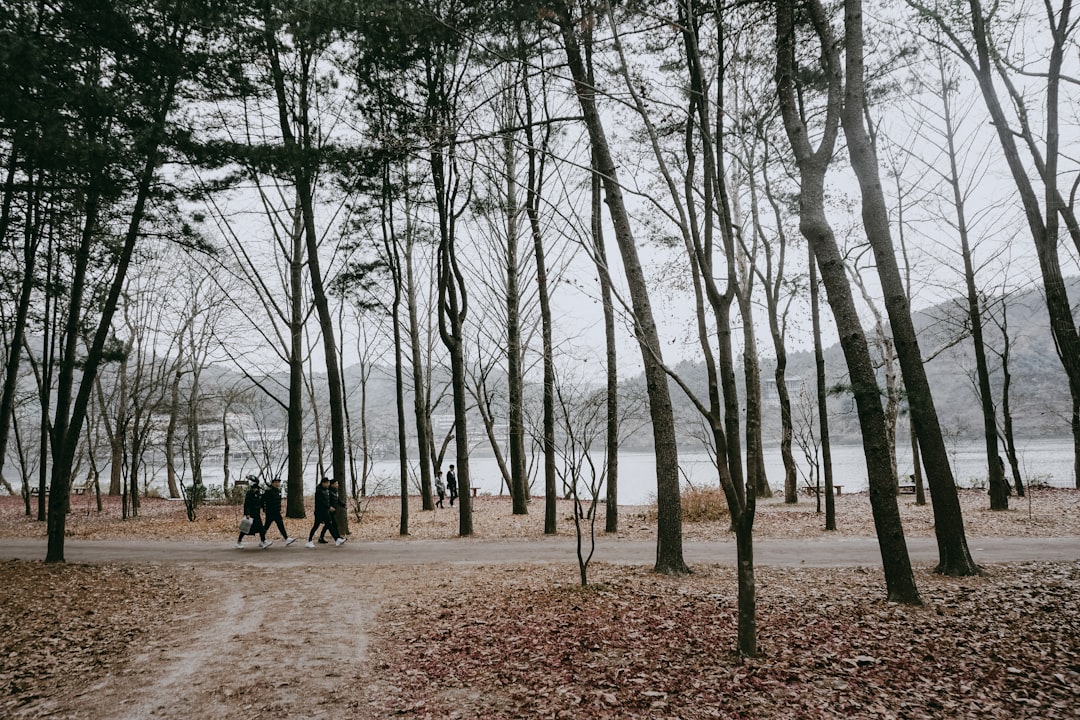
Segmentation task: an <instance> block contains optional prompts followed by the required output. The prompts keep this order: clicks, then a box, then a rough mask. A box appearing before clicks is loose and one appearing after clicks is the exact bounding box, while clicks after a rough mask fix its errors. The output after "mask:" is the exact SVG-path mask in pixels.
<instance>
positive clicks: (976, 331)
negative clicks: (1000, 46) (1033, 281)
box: [938, 51, 1009, 510]
mask: <svg viewBox="0 0 1080 720" xmlns="http://www.w3.org/2000/svg"><path fill="white" fill-rule="evenodd" d="M939 52H940V51H939ZM938 78H939V82H940V84H939V92H940V94H941V104H942V119H943V120H944V122H945V142H946V144H947V148H948V157H949V175H948V181H949V186H950V188H951V189H952V194H953V207H954V208H955V209H956V228H957V233H958V234H959V236H960V254H961V257H962V258H963V261H964V285H965V287H966V289H967V301H968V308H967V310H968V326H969V327H970V328H971V342H972V344H973V345H974V347H975V370H976V373H977V374H978V378H979V383H978V385H979V406H980V408H981V409H982V416H983V439H984V442H985V444H986V466H987V469H988V471H989V475H990V509H991V510H1008V509H1009V493H1008V490H1009V487H1008V483H1007V482H1006V480H1005V467H1004V464H1003V463H1001V462H999V455H998V434H997V410H996V409H995V408H994V398H993V391H992V390H991V387H990V368H989V364H988V363H987V360H986V346H985V344H984V341H983V320H982V312H981V309H980V307H979V292H978V289H977V288H976V287H975V264H974V262H973V261H972V259H971V243H970V241H969V239H968V225H967V213H966V208H965V205H964V194H963V191H962V189H961V187H960V171H959V169H958V167H957V162H956V157H957V152H956V142H955V137H956V130H955V129H954V128H953V116H952V100H951V94H952V90H951V87H952V85H951V82H950V80H949V78H947V77H946V76H945V63H944V59H943V58H941V57H940V56H939V60H938Z"/></svg>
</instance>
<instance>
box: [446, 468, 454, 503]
mask: <svg viewBox="0 0 1080 720" xmlns="http://www.w3.org/2000/svg"><path fill="white" fill-rule="evenodd" d="M446 489H447V490H449V491H450V507H454V500H455V499H456V498H457V475H455V474H454V466H453V465H451V466H450V469H449V470H447V471H446Z"/></svg>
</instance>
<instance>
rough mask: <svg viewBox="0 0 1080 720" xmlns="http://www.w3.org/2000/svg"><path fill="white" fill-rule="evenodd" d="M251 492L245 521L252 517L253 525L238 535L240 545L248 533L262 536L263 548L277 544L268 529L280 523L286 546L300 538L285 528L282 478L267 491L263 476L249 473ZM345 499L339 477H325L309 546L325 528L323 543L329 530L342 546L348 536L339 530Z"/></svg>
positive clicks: (321, 536) (318, 493) (246, 501)
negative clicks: (292, 535) (282, 505)
mask: <svg viewBox="0 0 1080 720" xmlns="http://www.w3.org/2000/svg"><path fill="white" fill-rule="evenodd" d="M247 480H248V483H249V484H248V491H247V493H246V494H245V495H244V521H245V524H246V522H247V520H248V519H249V518H250V520H251V525H250V527H249V528H248V529H247V531H246V532H245V531H244V530H243V529H242V530H241V531H240V535H239V536H238V537H237V538H236V547H238V548H242V547H244V537H245V536H246V535H258V536H259V547H260V548H268V547H270V546H271V545H273V544H274V541H273V540H267V539H266V531H267V530H269V529H270V528H271V527H272V526H273V525H277V529H278V532H280V533H281V537H283V538H284V539H285V544H286V545H292V544H293V543H294V542H296V538H294V537H290V536H289V533H288V531H287V530H286V529H285V521H284V519H282V517H281V478H278V477H276V478H274V479H273V480H271V481H270V485H269V486H268V487H267V488H266V489H265V490H263V489H262V488H261V487H260V485H259V478H257V477H255V476H254V475H248V478H247ZM345 508H346V506H345V501H344V500H343V499H342V497H341V494H340V493H339V492H338V482H337V479H336V478H335V479H331V478H328V477H324V478H322V479H321V480H320V481H319V486H318V487H317V488H315V522H314V524H312V526H311V532H309V533H308V540H307V547H309V548H313V547H315V532H316V531H317V530H318V529H319V527H320V526H321V527H322V532H321V533H320V534H319V542H320V543H323V544H327V543H329V541H328V540H327V539H326V533H327V532H329V533H330V537H332V538H333V539H334V545H341V544H343V543H344V542H345V538H344V537H343V536H342V534H341V532H340V531H339V530H338V523H337V517H340V516H341V514H342V513H344V512H345Z"/></svg>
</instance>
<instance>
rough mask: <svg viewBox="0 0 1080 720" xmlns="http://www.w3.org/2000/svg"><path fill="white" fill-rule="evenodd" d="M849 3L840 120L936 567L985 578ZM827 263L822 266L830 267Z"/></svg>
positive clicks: (855, 6) (858, 23) (856, 8)
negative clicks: (921, 329)
mask: <svg viewBox="0 0 1080 720" xmlns="http://www.w3.org/2000/svg"><path fill="white" fill-rule="evenodd" d="M844 6H845V12H844V28H845V31H846V32H845V41H844V47H845V50H846V54H845V58H846V73H845V75H846V84H845V88H844V104H843V113H842V115H841V121H842V123H843V127H844V136H845V137H846V138H847V146H848V155H849V156H850V158H851V166H852V169H853V170H854V171H855V175H856V176H857V177H858V179H859V189H860V192H861V194H862V219H863V226H864V228H865V229H866V236H867V239H869V241H870V245H871V247H873V250H874V259H875V260H876V265H877V271H878V278H879V279H880V281H881V289H882V292H883V293H884V296H885V308H886V310H887V311H888V313H889V323H890V325H891V326H892V334H893V341H894V342H895V344H896V354H897V356H898V358H899V360H900V369H901V371H902V372H903V375H904V384H905V386H906V388H907V393H908V405H909V407H910V409H911V415H912V418H913V420H914V422H915V430H916V432H917V433H918V436H919V446H920V448H921V449H922V456H923V460H924V461H925V464H926V474H927V480H928V482H929V485H930V497H931V501H932V504H933V509H934V531H935V533H936V535H937V541H938V566H937V568H936V570H937V572H940V573H943V574H946V575H960V576H962V575H975V574H978V573H979V567H978V566H977V565H976V564H975V561H974V560H973V559H972V557H971V552H970V550H969V549H968V544H967V537H966V535H965V533H964V518H963V515H962V513H961V510H960V498H959V496H958V495H957V493H956V483H955V481H954V479H953V475H952V468H951V467H950V465H949V457H948V452H947V451H946V449H945V441H944V439H943V438H942V435H941V427H940V425H939V424H938V416H937V410H936V409H935V407H934V398H933V395H932V394H931V390H930V383H929V381H928V380H927V378H926V370H925V369H924V367H923V364H922V354H921V351H920V350H919V341H918V338H917V337H916V334H915V326H914V324H913V323H912V320H911V308H910V306H909V305H908V300H907V293H906V292H905V289H904V283H903V280H902V279H901V277H900V269H899V267H898V266H897V263H896V252H895V250H894V249H893V243H892V237H891V232H890V229H889V217H888V209H887V207H886V204H885V195H884V192H883V191H882V187H881V180H880V178H879V177H878V161H877V154H876V152H875V150H874V147H873V144H872V142H871V139H870V136H869V134H868V132H867V130H866V126H865V125H864V111H865V109H866V94H865V85H864V78H863V75H864V67H863V26H862V22H863V15H862V3H861V0H846V1H845V4H844ZM822 265H823V269H824V263H823V264H822ZM830 294H831V290H830Z"/></svg>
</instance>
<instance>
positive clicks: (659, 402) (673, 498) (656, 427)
mask: <svg viewBox="0 0 1080 720" xmlns="http://www.w3.org/2000/svg"><path fill="white" fill-rule="evenodd" d="M555 14H556V22H557V23H558V25H559V30H560V32H561V34H562V38H563V46H564V49H565V51H566V58H567V63H568V66H569V69H570V73H571V76H572V78H573V82H574V91H575V94H576V96H577V99H578V103H579V105H580V106H581V110H582V114H583V115H584V118H585V125H586V128H587V129H588V132H589V139H590V141H591V143H592V147H593V152H594V153H595V154H596V158H597V160H598V161H599V171H600V176H601V177H602V178H603V183H604V190H605V193H606V196H607V204H608V212H609V213H610V215H611V220H612V225H613V226H614V230H615V239H616V241H617V242H618V245H619V252H620V255H621V256H622V259H623V266H624V268H625V270H626V279H627V284H628V286H629V291H630V299H631V303H632V305H633V308H634V319H635V335H636V337H637V341H638V344H639V346H640V347H641V355H642V360H643V362H644V366H645V382H646V386H647V389H648V393H649V412H650V414H651V417H652V425H653V448H654V452H655V455H656V485H657V508H658V520H657V522H658V528H657V548H656V566H655V569H656V571H657V572H661V573H668V574H683V573H686V572H689V568H688V567H687V565H686V562H685V561H684V560H683V549H682V509H681V503H680V499H679V474H678V468H679V459H678V448H677V445H676V441H675V419H674V414H673V411H672V405H671V394H670V391H669V389H668V384H667V375H666V373H665V372H664V369H663V367H662V357H661V351H660V348H661V345H660V342H659V336H658V334H657V330H656V321H655V319H654V317H653V312H652V305H651V302H650V299H649V292H648V285H647V283H646V280H645V274H644V271H643V270H642V267H641V261H640V259H639V257H638V253H637V245H636V243H635V240H634V235H633V230H632V229H631V226H630V217H629V213H628V212H627V210H626V205H625V202H624V201H623V195H622V187H621V185H620V184H619V180H618V171H617V170H616V168H615V161H614V159H613V158H612V156H611V151H610V149H609V147H608V143H607V135H606V132H605V130H604V125H603V120H602V119H601V117H600V113H599V110H598V108H597V106H596V99H595V94H594V89H593V86H592V85H591V84H590V83H589V79H588V75H587V74H586V72H585V64H584V62H583V60H582V55H581V47H580V43H579V41H578V35H577V21H576V20H575V19H574V18H572V17H571V15H570V10H569V8H568V7H567V3H565V2H560V3H558V4H557V5H556V10H555Z"/></svg>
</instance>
